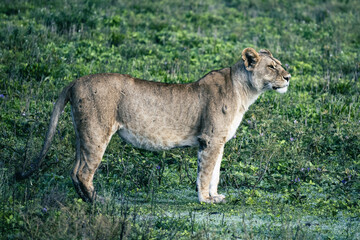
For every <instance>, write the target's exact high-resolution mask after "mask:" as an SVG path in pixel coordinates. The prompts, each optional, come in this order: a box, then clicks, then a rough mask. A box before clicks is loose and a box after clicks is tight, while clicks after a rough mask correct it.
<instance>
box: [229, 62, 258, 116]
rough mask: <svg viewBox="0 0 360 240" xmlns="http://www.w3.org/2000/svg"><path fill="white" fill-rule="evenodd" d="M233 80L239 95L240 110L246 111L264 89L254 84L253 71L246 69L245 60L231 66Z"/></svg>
mask: <svg viewBox="0 0 360 240" xmlns="http://www.w3.org/2000/svg"><path fill="white" fill-rule="evenodd" d="M231 80H232V82H233V84H234V87H235V89H236V90H237V91H236V92H237V94H238V95H239V97H238V99H239V104H240V106H241V107H240V111H246V110H247V109H248V108H249V107H250V105H251V104H253V103H254V102H255V101H256V99H257V98H258V97H259V96H260V95H261V93H262V91H260V90H258V89H257V87H256V86H254V85H253V83H252V76H251V73H250V72H249V71H247V70H246V69H245V66H244V63H243V61H239V62H238V63H236V64H235V65H234V66H232V67H231Z"/></svg>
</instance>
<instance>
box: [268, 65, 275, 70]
mask: <svg viewBox="0 0 360 240" xmlns="http://www.w3.org/2000/svg"><path fill="white" fill-rule="evenodd" d="M268 67H269V68H271V69H275V68H276V66H275V65H269V66H268Z"/></svg>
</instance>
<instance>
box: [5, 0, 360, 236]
mask: <svg viewBox="0 0 360 240" xmlns="http://www.w3.org/2000/svg"><path fill="white" fill-rule="evenodd" d="M359 13H360V5H359V4H358V2H357V1H356V0H346V1H343V0H323V1H315V0H305V1H290V0H284V1H280V0H276V1H262V0H251V1H250V0H224V1H221V2H220V1H214V0H195V1H180V0H161V1H154V2H152V1H140V0H133V1H122V0H113V1H100V0H86V1H85V0H72V1H70V0H67V1H60V0H54V1H44V0H30V1H26V0H13V1H10V0H3V1H2V4H0V19H1V24H0V55H1V57H0V109H1V111H0V128H1V132H0V179H1V180H0V238H2V239H172V238H178V239H190V238H194V239H360V234H359V233H360V217H359V216H360V176H359V174H360V131H359V129H360V99H359V92H360V81H359V67H360V50H359V49H360V28H359V25H360V14H359ZM245 47H253V48H255V49H257V50H260V49H261V48H267V49H270V50H271V51H272V53H273V55H274V56H275V57H276V58H278V59H280V60H281V61H282V63H283V65H284V66H286V68H287V69H288V71H289V72H290V73H291V75H292V79H291V83H290V88H289V91H288V92H287V93H286V94H284V95H280V94H276V93H271V92H269V93H266V94H264V95H262V96H261V97H260V98H259V99H258V100H257V101H256V103H255V104H254V105H252V106H251V107H250V109H249V111H248V112H247V114H246V115H245V118H244V120H243V123H242V124H241V126H240V127H239V129H238V132H237V137H236V138H235V139H233V140H231V141H230V142H229V143H228V144H227V145H226V148H225V153H224V159H223V163H222V166H221V168H222V172H221V181H220V185H219V191H220V193H223V194H225V195H226V196H227V203H226V204H223V205H208V204H199V203H198V202H197V196H196V192H195V179H196V149H192V148H188V149H186V148H184V149H176V150H172V151H167V152H148V151H143V150H139V149H135V148H133V147H132V146H130V145H127V144H125V143H124V142H122V141H121V139H120V138H119V137H117V136H116V137H114V138H113V139H112V141H111V143H110V145H109V147H108V149H107V151H106V153H105V156H104V159H103V162H102V165H101V167H100V168H99V171H98V172H97V174H96V177H95V184H96V188H97V189H98V191H99V193H100V194H101V195H103V196H105V198H106V202H105V203H104V204H87V203H84V202H82V201H81V200H80V199H79V197H78V195H77V194H76V193H75V190H74V188H73V186H72V182H71V180H70V177H69V172H70V170H71V169H72V165H73V164H74V156H75V154H74V140H75V137H74V131H73V127H72V123H71V122H72V121H71V116H70V108H69V106H68V107H67V108H66V109H65V111H64V113H63V115H62V117H61V120H60V123H59V125H58V128H57V135H56V136H55V139H54V141H53V145H52V147H51V149H50V151H49V153H48V156H47V158H46V161H45V164H44V165H43V166H42V167H41V171H40V173H39V174H36V175H35V176H33V177H31V178H30V179H28V180H25V181H22V182H16V181H15V180H14V177H13V175H14V172H15V170H16V169H26V168H28V167H29V166H30V164H31V161H32V159H33V158H34V157H36V156H37V154H38V152H39V151H40V149H41V145H42V141H43V139H44V136H45V133H46V129H47V126H48V121H49V117H50V113H51V110H52V106H53V103H54V102H55V101H56V98H57V96H58V94H59V93H60V90H61V89H62V88H63V87H64V86H66V85H67V84H68V83H69V82H71V81H73V80H74V79H76V78H78V77H80V76H83V75H87V74H92V73H99V72H118V73H126V74H130V75H132V76H135V77H138V78H143V79H148V80H154V81H161V82H172V83H174V82H176V83H186V82H192V81H195V80H197V79H199V78H200V77H202V76H203V75H204V74H206V73H207V72H209V71H210V70H213V69H220V68H223V67H228V66H231V65H232V64H234V63H235V62H237V61H238V60H239V58H240V54H241V50H242V49H244V48H245Z"/></svg>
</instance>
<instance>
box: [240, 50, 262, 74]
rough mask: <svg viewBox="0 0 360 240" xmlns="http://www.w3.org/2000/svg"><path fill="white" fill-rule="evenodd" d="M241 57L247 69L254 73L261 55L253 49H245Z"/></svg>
mask: <svg viewBox="0 0 360 240" xmlns="http://www.w3.org/2000/svg"><path fill="white" fill-rule="evenodd" d="M241 55H242V59H243V60H244V64H245V68H246V69H247V70H248V71H253V70H254V68H255V65H256V64H257V63H258V62H259V60H260V56H259V54H258V53H257V52H256V51H255V50H254V49H253V48H245V49H244V50H243V52H242V54H241Z"/></svg>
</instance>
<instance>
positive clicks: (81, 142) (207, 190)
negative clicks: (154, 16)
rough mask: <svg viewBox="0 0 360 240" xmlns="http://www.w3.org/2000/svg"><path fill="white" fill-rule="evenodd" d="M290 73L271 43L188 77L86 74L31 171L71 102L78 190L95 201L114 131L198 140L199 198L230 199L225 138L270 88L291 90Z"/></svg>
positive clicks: (166, 142) (162, 141)
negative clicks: (223, 172) (223, 171)
mask: <svg viewBox="0 0 360 240" xmlns="http://www.w3.org/2000/svg"><path fill="white" fill-rule="evenodd" d="M289 79H290V75H289V73H288V72H286V71H285V70H284V69H283V68H282V67H281V63H280V61H279V60H277V59H275V58H274V57H273V56H272V55H271V53H270V52H269V51H268V50H260V52H259V53H257V52H256V51H255V50H254V49H252V48H246V49H244V51H243V52H242V60H240V61H239V62H238V63H236V64H235V65H234V66H232V67H230V68H224V69H221V70H217V71H211V72H210V73H208V74H206V75H205V76H204V77H202V78H201V79H200V80H198V81H196V82H193V83H189V84H165V83H159V82H150V81H145V80H141V79H137V78H134V77H131V76H129V75H122V74H95V75H89V76H84V77H82V78H79V79H77V80H75V81H74V82H72V83H71V84H70V85H69V86H67V87H66V88H64V90H63V92H62V93H61V95H60V97H59V100H58V101H57V103H56V104H55V107H54V110H53V113H52V117H51V120H50V121H51V123H50V126H49V130H48V133H47V136H46V138H45V143H44V147H43V149H42V151H41V153H40V156H39V158H38V159H37V160H36V162H35V164H34V165H33V166H34V168H33V169H31V170H30V171H29V172H27V173H24V174H18V178H25V177H27V176H29V175H31V173H32V172H34V171H35V170H36V169H37V168H38V167H39V166H40V164H41V162H42V161H43V159H44V157H45V154H46V152H47V151H48V149H49V146H50V143H51V140H52V138H53V136H54V133H55V128H56V125H57V121H58V118H59V115H60V113H61V111H62V110H63V109H64V107H65V105H66V103H67V102H68V101H70V102H71V113H72V117H73V123H74V128H75V132H76V139H77V140H76V163H75V167H74V169H73V171H72V174H71V177H72V180H73V183H74V185H75V188H76V190H77V192H78V194H79V195H80V196H81V197H82V198H83V199H84V200H85V201H90V202H91V201H93V200H94V199H95V198H96V193H95V190H94V187H93V176H94V173H95V171H96V169H97V168H98V166H99V165H100V162H101V159H102V157H103V154H104V152H105V149H106V147H107V145H108V143H109V141H110V139H111V137H112V135H113V134H114V133H118V134H119V135H120V137H121V138H122V139H124V140H125V141H126V142H128V143H131V144H133V145H134V146H135V147H139V148H144V149H148V150H167V149H171V148H175V147H184V146H198V147H199V152H198V178H197V189H198V198H199V201H200V202H208V203H218V202H223V201H224V198H225V196H224V195H219V194H218V192H217V186H218V183H219V175H220V164H221V159H222V154H223V150H224V144H225V143H226V142H227V141H229V140H230V139H231V138H232V137H233V136H234V135H235V133H236V129H237V128H238V126H239V124H240V122H241V120H242V117H243V115H244V114H245V112H246V111H247V109H248V107H249V106H250V105H251V104H252V103H254V102H255V100H256V99H257V98H258V96H259V95H260V94H261V93H263V92H264V91H266V90H271V89H273V90H276V91H278V92H286V90H287V86H288V84H289Z"/></svg>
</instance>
